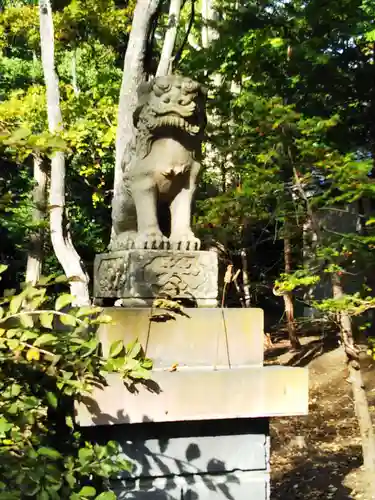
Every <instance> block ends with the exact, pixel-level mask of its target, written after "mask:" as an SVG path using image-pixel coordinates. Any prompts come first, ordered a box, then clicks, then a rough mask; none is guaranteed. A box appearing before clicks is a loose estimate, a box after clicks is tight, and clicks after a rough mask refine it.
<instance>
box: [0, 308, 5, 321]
mask: <svg viewBox="0 0 375 500" xmlns="http://www.w3.org/2000/svg"><path fill="white" fill-rule="evenodd" d="M4 314H5V311H4V308H3V307H0V319H1V318H2V317H3V316H4Z"/></svg>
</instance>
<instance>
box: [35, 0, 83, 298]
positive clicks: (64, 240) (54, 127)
mask: <svg viewBox="0 0 375 500" xmlns="http://www.w3.org/2000/svg"><path fill="white" fill-rule="evenodd" d="M39 17H40V44H41V53H42V65H43V73H44V81H45V85H46V93H47V115H48V127H49V130H50V132H52V133H58V132H59V131H61V130H62V116H61V109H60V93H59V81H58V78H57V74H56V71H55V54H54V30H53V19H52V8H51V3H50V0H40V1H39ZM49 205H50V206H49V211H50V230H51V241H52V246H53V249H54V252H55V254H56V257H57V260H58V261H59V262H60V264H61V266H62V268H63V270H64V273H65V274H66V276H67V278H69V279H73V281H71V283H70V290H71V293H72V295H74V297H75V304H77V305H78V304H79V305H83V304H89V303H90V297H89V290H88V276H87V274H86V273H85V271H84V270H83V268H82V265H81V260H80V258H79V255H78V253H77V252H76V250H75V248H74V246H73V243H72V239H71V236H70V232H69V229H68V227H67V226H66V224H65V218H64V212H65V157H64V153H63V152H61V151H59V152H56V153H55V154H54V155H53V157H52V159H51V182H50V193H49Z"/></svg>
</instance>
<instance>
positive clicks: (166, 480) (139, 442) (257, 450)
mask: <svg viewBox="0 0 375 500" xmlns="http://www.w3.org/2000/svg"><path fill="white" fill-rule="evenodd" d="M82 431H83V434H84V438H85V439H88V440H91V441H95V442H99V443H100V444H104V443H105V442H108V441H110V440H113V441H117V442H119V443H120V445H121V447H122V449H123V452H124V455H125V456H126V458H127V459H129V461H130V462H131V463H132V464H133V469H132V471H130V472H128V471H124V472H123V473H122V474H121V475H120V476H119V477H118V478H117V479H115V480H113V481H112V482H111V487H112V488H113V490H114V491H115V492H116V494H117V495H118V498H119V499H123V498H124V499H125V498H126V499H132V500H136V499H138V498H139V499H141V498H142V499H144V498H147V499H150V500H154V499H155V500H169V499H173V500H181V499H184V500H198V499H199V498H206V496H207V495H208V492H210V491H211V492H216V493H217V494H219V495H220V496H218V498H222V499H223V500H224V499H227V500H236V499H237V498H238V493H239V489H240V486H241V472H239V470H240V469H242V468H243V469H245V470H246V469H247V470H251V469H252V468H253V469H254V470H258V471H259V473H260V474H262V472H263V473H264V481H263V483H261V482H260V481H259V485H258V486H257V485H255V486H254V487H255V490H254V498H255V497H256V498H257V499H258V498H259V499H261V498H264V495H262V496H261V495H260V494H258V496H257V490H256V488H257V487H259V488H263V492H264V490H265V481H266V478H267V472H266V471H267V460H268V439H267V436H268V420H267V419H241V420H234V419H233V420H216V421H213V420H210V421H197V422H171V423H155V422H149V421H148V419H147V417H144V422H143V423H140V424H132V425H112V426H106V427H102V426H100V427H93V428H85V429H82ZM244 443H245V444H244ZM239 448H243V449H242V453H241V452H238V450H239ZM140 478H141V481H142V484H141V488H140V484H139V482H138V480H139V479H140ZM141 490H142V491H141ZM251 491H252V490H251ZM259 491H261V489H259Z"/></svg>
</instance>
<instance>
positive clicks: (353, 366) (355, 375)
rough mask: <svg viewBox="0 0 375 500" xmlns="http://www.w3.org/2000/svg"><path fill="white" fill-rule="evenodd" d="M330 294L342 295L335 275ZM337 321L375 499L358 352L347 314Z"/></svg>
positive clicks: (372, 441)
mask: <svg viewBox="0 0 375 500" xmlns="http://www.w3.org/2000/svg"><path fill="white" fill-rule="evenodd" d="M332 292H333V297H334V298H335V299H340V298H342V297H343V295H344V291H343V287H342V283H341V278H340V276H339V275H338V274H337V273H335V274H333V275H332ZM339 321H340V332H341V338H342V342H343V344H344V347H345V352H346V355H347V359H348V369H349V379H350V382H351V384H352V391H353V399H354V406H355V412H356V415H357V419H358V424H359V432H360V435H361V441H362V453H363V463H364V466H365V470H366V475H367V481H368V486H369V494H370V495H371V498H375V434H374V427H373V423H372V419H371V414H370V411H369V406H368V401H367V395H366V391H365V388H364V384H363V379H362V373H361V370H360V366H359V362H358V350H357V349H356V347H355V345H354V339H353V329H352V323H351V320H350V316H349V314H348V313H347V312H345V311H343V312H341V313H340V314H339Z"/></svg>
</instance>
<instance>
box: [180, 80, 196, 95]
mask: <svg viewBox="0 0 375 500" xmlns="http://www.w3.org/2000/svg"><path fill="white" fill-rule="evenodd" d="M182 88H183V89H184V91H185V92H194V91H196V90H198V84H197V83H196V82H194V81H193V80H187V81H184V82H183V84H182Z"/></svg>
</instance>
